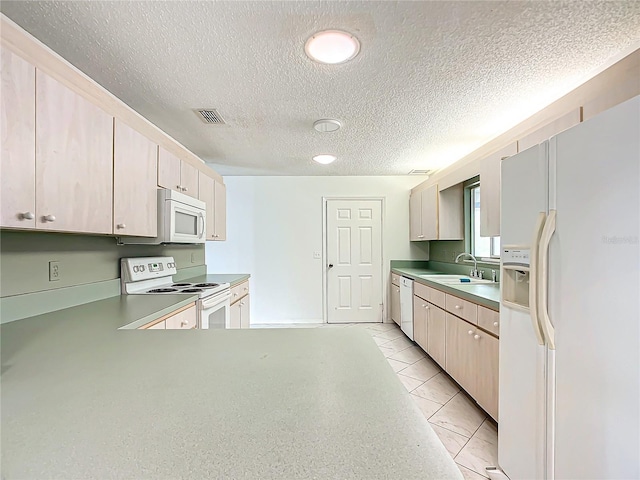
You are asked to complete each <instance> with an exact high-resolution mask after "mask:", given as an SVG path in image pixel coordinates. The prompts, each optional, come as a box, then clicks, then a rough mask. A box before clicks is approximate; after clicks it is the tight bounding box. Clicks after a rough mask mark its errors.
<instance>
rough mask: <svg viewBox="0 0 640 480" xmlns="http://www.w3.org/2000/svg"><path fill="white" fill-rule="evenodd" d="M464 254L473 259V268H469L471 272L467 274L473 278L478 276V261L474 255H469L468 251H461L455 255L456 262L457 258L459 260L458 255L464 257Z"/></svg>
mask: <svg viewBox="0 0 640 480" xmlns="http://www.w3.org/2000/svg"><path fill="white" fill-rule="evenodd" d="M465 255H466V256H467V257H471V258H472V259H473V270H471V272H470V273H469V276H470V277H474V278H480V272H478V261H477V260H476V257H474V256H473V255H471V254H470V253H467V252H462V253H461V254H460V255H458V256H457V257H456V263H458V260H460V257H464V256H465Z"/></svg>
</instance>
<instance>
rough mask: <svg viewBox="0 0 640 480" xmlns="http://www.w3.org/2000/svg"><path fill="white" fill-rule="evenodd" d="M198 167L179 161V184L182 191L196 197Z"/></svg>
mask: <svg viewBox="0 0 640 480" xmlns="http://www.w3.org/2000/svg"><path fill="white" fill-rule="evenodd" d="M198 173H199V172H198V169H197V168H195V167H194V166H192V165H190V164H188V163H187V162H180V184H181V185H182V192H183V193H186V194H187V195H190V196H192V197H193V198H198Z"/></svg>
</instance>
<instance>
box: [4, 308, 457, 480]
mask: <svg viewBox="0 0 640 480" xmlns="http://www.w3.org/2000/svg"><path fill="white" fill-rule="evenodd" d="M190 301H193V298H192V297H188V298H185V296H184V295H136V296H122V297H113V298H109V299H106V300H101V301H99V302H93V303H90V304H86V305H81V306H77V307H73V308H70V309H66V310H60V311H57V312H53V313H49V314H46V315H40V316H36V317H32V318H28V319H24V320H19V321H15V322H11V323H8V324H5V325H3V326H2V327H0V337H1V347H2V350H1V358H2V391H1V395H2V397H1V400H2V472H1V473H2V477H3V478H6V479H7V480H9V479H14V478H64V479H69V478H82V479H93V478H97V479H104V478H126V479H133V478H136V479H139V478H162V479H167V478H171V479H179V478H189V479H205V478H212V479H213V478H233V479H270V478H279V479H287V480H290V479H296V478H304V479H308V478H318V479H325V478H358V479H389V478H402V479H425V478H433V479H436V478H437V479H449V478H451V479H454V478H455V479H461V478H462V476H461V474H460V472H459V470H458V469H457V467H456V466H455V464H454V462H453V460H452V459H451V456H450V455H449V454H448V453H447V451H446V450H445V448H444V446H443V445H442V443H441V442H440V441H439V440H438V438H437V436H436V435H435V433H434V432H433V430H432V429H431V427H430V426H429V424H428V423H427V421H426V420H425V419H424V417H423V415H422V414H421V412H420V411H419V409H418V408H417V406H416V405H415V404H414V402H413V401H412V399H411V398H410V395H409V394H408V392H407V391H406V390H405V389H404V387H403V386H402V385H401V383H400V382H399V380H398V379H397V377H396V375H395V374H394V373H393V371H392V369H391V367H390V365H389V364H388V362H387V361H386V359H385V358H384V356H383V355H382V353H381V352H380V351H379V350H378V348H377V347H376V346H375V344H374V342H373V340H372V338H371V337H370V336H369V334H368V333H366V332H365V331H364V330H363V329H361V328H336V329H331V328H327V329H272V330H270V329H255V330H222V331H221V330H187V331H184V330H144V331H143V330H119V329H118V328H119V327H121V326H123V325H125V324H131V323H134V322H142V321H143V320H144V321H145V322H147V321H150V320H151V319H152V318H157V317H159V316H161V315H162V314H164V313H167V312H168V311H171V310H173V309H175V308H177V307H178V306H180V305H181V304H186V303H188V302H190Z"/></svg>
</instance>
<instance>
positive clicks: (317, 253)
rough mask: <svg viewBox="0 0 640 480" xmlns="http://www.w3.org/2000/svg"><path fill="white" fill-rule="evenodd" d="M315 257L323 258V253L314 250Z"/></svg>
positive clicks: (317, 258)
mask: <svg viewBox="0 0 640 480" xmlns="http://www.w3.org/2000/svg"><path fill="white" fill-rule="evenodd" d="M313 258H315V259H316V260H320V259H321V258H322V254H321V253H320V252H313Z"/></svg>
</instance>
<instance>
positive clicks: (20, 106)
mask: <svg viewBox="0 0 640 480" xmlns="http://www.w3.org/2000/svg"><path fill="white" fill-rule="evenodd" d="M0 55H1V57H2V70H0V75H1V76H2V95H1V97H2V98H1V102H2V114H1V118H0V122H1V123H0V127H1V128H2V157H0V162H1V163H0V169H1V171H2V188H1V189H0V208H1V210H0V212H1V217H0V225H1V226H3V227H20V228H35V226H36V217H35V215H36V69H35V67H34V66H33V65H31V64H30V63H28V62H27V61H25V60H23V59H22V58H20V57H19V56H17V55H15V54H14V53H13V52H11V51H9V50H8V49H7V48H5V47H0Z"/></svg>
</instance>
